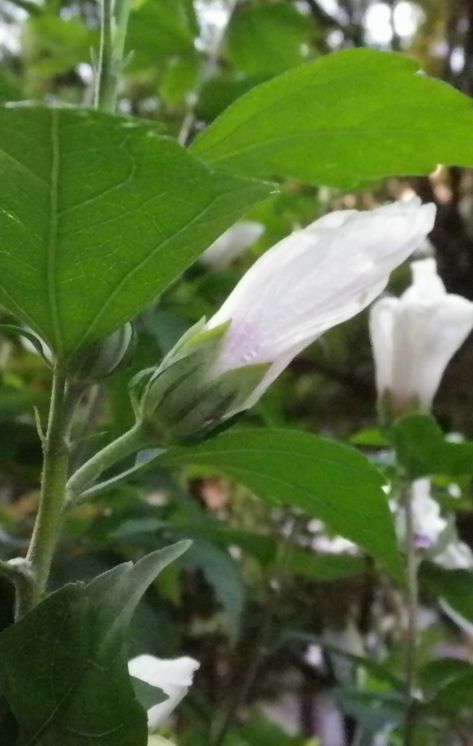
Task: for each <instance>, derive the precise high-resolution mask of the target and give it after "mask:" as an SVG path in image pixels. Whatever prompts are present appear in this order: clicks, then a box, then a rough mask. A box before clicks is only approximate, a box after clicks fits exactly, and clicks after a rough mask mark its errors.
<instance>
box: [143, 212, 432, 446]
mask: <svg viewBox="0 0 473 746" xmlns="http://www.w3.org/2000/svg"><path fill="white" fill-rule="evenodd" d="M434 216H435V207H434V206H433V205H421V204H420V201H419V200H412V201H410V202H407V203H406V202H397V203H395V204H393V205H389V206H387V207H381V208H378V209H376V210H372V211H369V212H368V211H367V212H357V211H356V210H342V211H339V212H334V213H331V214H330V215H326V216H324V217H323V218H321V219H320V220H317V221H315V222H314V223H312V224H311V225H309V226H307V227H306V228H304V229H302V230H298V231H295V232H294V233H293V234H292V235H290V236H288V237H287V238H285V239H283V240H282V241H280V242H279V243H278V244H276V246H273V247H272V248H271V249H269V251H267V252H266V253H265V254H263V256H261V257H260V258H259V259H258V260H257V261H256V262H255V264H254V265H253V266H252V267H251V269H250V270H249V271H248V272H247V273H246V274H245V275H244V276H243V277H242V279H241V280H240V282H239V283H238V285H237V286H236V288H235V289H234V291H233V292H232V293H231V294H230V296H229V297H228V298H227V300H226V301H225V303H224V304H223V305H222V307H221V308H220V310H219V311H217V313H216V314H215V315H214V316H213V317H212V318H211V319H210V320H209V321H208V322H207V323H205V322H200V324H198V325H197V326H195V327H193V328H192V329H191V330H190V331H189V332H188V333H187V334H186V335H184V337H183V338H182V339H181V340H180V341H179V342H178V343H177V345H176V346H175V347H174V349H173V350H172V351H171V352H170V353H169V355H168V356H167V357H166V358H165V360H164V361H163V363H162V364H161V365H160V366H159V367H158V368H157V369H152V370H150V371H145V372H144V373H141V374H139V375H138V376H137V377H135V378H134V379H133V382H132V392H131V393H132V398H133V401H134V406H135V411H136V414H137V418H138V421H140V422H143V423H144V424H146V425H147V426H148V428H147V429H148V431H149V430H151V433H152V432H153V429H154V432H155V433H156V436H157V437H158V436H159V437H161V438H163V437H164V438H165V439H166V440H167V441H168V442H169V441H171V442H175V441H176V440H186V439H189V438H194V437H196V436H197V437H198V436H200V435H202V434H206V432H208V430H209V429H212V428H215V427H218V426H219V425H221V424H222V423H224V422H225V420H228V419H229V418H230V417H232V416H233V415H235V414H237V413H238V412H242V411H243V410H245V409H249V408H250V407H252V406H253V405H254V404H255V403H256V402H257V401H258V399H259V398H260V397H261V395H262V394H263V393H264V391H265V390H266V389H267V388H268V386H270V384H271V383H272V382H273V381H274V380H275V379H276V378H277V377H278V376H279V375H280V373H282V371H283V370H284V369H285V368H286V367H287V366H288V365H289V363H290V362H291V360H292V359H293V358H294V357H295V356H296V355H297V354H298V353H299V352H301V351H302V350H303V349H304V348H305V347H307V346H308V345H310V344H311V343H312V342H313V341H314V340H316V339H317V338H318V337H320V336H321V335H322V334H323V333H324V332H325V331H327V330H328V329H331V328H332V327H333V326H335V325H336V324H340V323H341V322H343V321H346V320H347V319H350V318H351V317H352V316H355V315H356V314H357V313H359V312H360V311H361V310H363V309H364V308H366V306H367V305H368V304H369V303H371V301H372V300H374V298H376V297H377V296H378V295H379V294H380V293H381V292H382V290H384V288H385V287H386V284H387V281H388V278H389V273H390V272H391V271H392V270H393V269H394V268H395V267H397V266H398V265H399V264H400V263H401V262H403V261H404V260H405V259H406V258H407V257H408V256H409V255H410V254H411V253H412V252H413V251H414V249H416V248H417V247H418V246H419V244H420V243H422V241H424V240H425V237H426V235H427V233H428V232H429V231H430V230H431V228H432V225H433V220H434Z"/></svg>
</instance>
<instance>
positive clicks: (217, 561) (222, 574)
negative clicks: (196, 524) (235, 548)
mask: <svg viewBox="0 0 473 746" xmlns="http://www.w3.org/2000/svg"><path fill="white" fill-rule="evenodd" d="M183 564H184V567H186V568H187V569H189V570H193V571H195V570H200V571H201V572H202V574H203V575H204V577H205V579H206V581H207V583H208V584H209V585H210V587H211V588H212V589H213V590H214V592H215V596H216V599H217V601H218V602H219V603H220V604H221V605H222V607H223V608H224V610H225V612H226V625H227V628H228V632H229V635H230V637H231V639H232V640H233V641H235V640H236V639H237V637H238V632H239V629H240V622H241V615H242V612H243V607H244V602H245V585H244V582H243V577H242V574H241V571H240V569H239V567H238V565H237V564H236V562H235V561H234V560H233V559H232V558H231V557H230V555H229V554H228V552H226V551H225V550H222V549H221V548H220V547H217V546H215V545H214V544H211V543H210V542H208V541H202V540H196V541H194V543H193V544H192V547H191V548H190V550H189V551H188V552H187V554H186V556H185V557H184V558H183Z"/></svg>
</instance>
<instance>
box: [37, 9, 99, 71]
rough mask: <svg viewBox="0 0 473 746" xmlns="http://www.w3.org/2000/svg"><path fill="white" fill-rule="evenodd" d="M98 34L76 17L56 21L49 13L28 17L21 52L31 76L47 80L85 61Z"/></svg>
mask: <svg viewBox="0 0 473 746" xmlns="http://www.w3.org/2000/svg"><path fill="white" fill-rule="evenodd" d="M97 42H98V34H97V32H96V31H90V30H89V29H88V28H87V27H86V26H85V25H84V23H83V22H82V21H81V20H80V19H79V18H69V19H64V18H60V17H59V15H56V14H54V15H53V14H52V13H49V14H48V13H41V14H40V15H37V16H35V17H30V18H29V19H28V21H27V22H26V24H25V27H24V33H23V43H24V53H25V57H26V59H27V61H28V63H29V69H30V72H31V73H32V75H34V76H37V77H39V78H47V77H51V76H53V75H59V74H61V73H66V72H68V71H69V70H72V69H73V68H74V67H75V66H76V65H78V64H79V63H80V62H89V60H90V50H91V48H94V47H96V46H97Z"/></svg>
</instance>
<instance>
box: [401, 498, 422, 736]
mask: <svg viewBox="0 0 473 746" xmlns="http://www.w3.org/2000/svg"><path fill="white" fill-rule="evenodd" d="M404 509H405V514H406V559H407V568H406V569H407V635H406V709H405V717H404V746H412V745H413V743H414V736H415V733H414V728H415V720H416V694H415V692H416V678H417V610H418V595H419V591H418V578H417V570H418V559H417V556H416V546H415V531H414V515H413V506H412V489H411V487H409V488H408V489H407V490H406V491H405V495H404Z"/></svg>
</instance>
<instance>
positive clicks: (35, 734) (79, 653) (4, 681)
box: [0, 542, 189, 746]
mask: <svg viewBox="0 0 473 746" xmlns="http://www.w3.org/2000/svg"><path fill="white" fill-rule="evenodd" d="M188 546H189V542H180V543H178V544H175V545H173V546H170V547H166V548H165V549H162V550H159V551H157V552H153V553H152V554H150V555H148V556H147V557H144V558H143V559H142V560H140V561H139V562H137V563H136V565H133V564H132V563H131V562H129V563H126V564H123V565H119V566H118V567H115V568H114V569H112V570H109V571H108V572H106V573H104V574H103V575H100V576H99V577H97V578H95V579H94V580H92V581H91V582H90V583H88V584H87V585H85V584H84V583H76V584H74V585H67V586H64V587H63V588H62V589H61V590H59V591H57V592H56V593H53V594H52V595H50V596H49V597H48V598H47V599H46V600H45V601H43V603H41V604H40V605H39V606H38V607H37V608H36V609H34V610H33V611H32V612H30V613H29V614H27V615H26V616H25V617H23V619H21V620H20V621H19V622H18V623H17V624H15V625H14V626H12V627H9V628H7V629H6V630H5V631H4V632H2V634H1V635H0V659H1V664H0V688H1V691H2V692H3V694H4V697H5V699H6V701H7V703H8V705H9V707H10V709H11V711H12V713H13V715H14V716H15V718H16V720H17V722H18V725H19V728H20V738H21V743H22V744H23V743H24V744H31V746H32V745H33V744H38V745H39V744H40V745H41V746H58V744H61V746H77V744H78V743H79V742H80V744H84V746H87V744H90V746H140V745H141V746H145V745H146V742H147V724H146V715H145V712H144V710H143V709H142V707H141V706H140V705H139V704H138V702H137V701H136V700H135V698H134V693H133V688H132V685H131V679H130V677H129V675H128V665H127V646H126V642H127V633H128V627H129V623H130V620H131V617H132V615H133V612H134V610H135V608H136V606H137V604H138V602H139V600H140V598H141V596H142V595H143V593H144V592H145V590H146V588H147V587H148V586H149V585H150V584H151V583H152V581H153V580H154V579H155V577H156V576H157V575H158V574H159V572H160V571H161V570H162V569H164V568H165V567H166V565H168V564H170V563H171V562H173V561H174V560H175V559H177V558H178V557H179V556H180V555H181V554H182V553H183V552H184V551H185V550H186V549H187V548H188ZM1 740H2V742H3V738H2V739H1Z"/></svg>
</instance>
